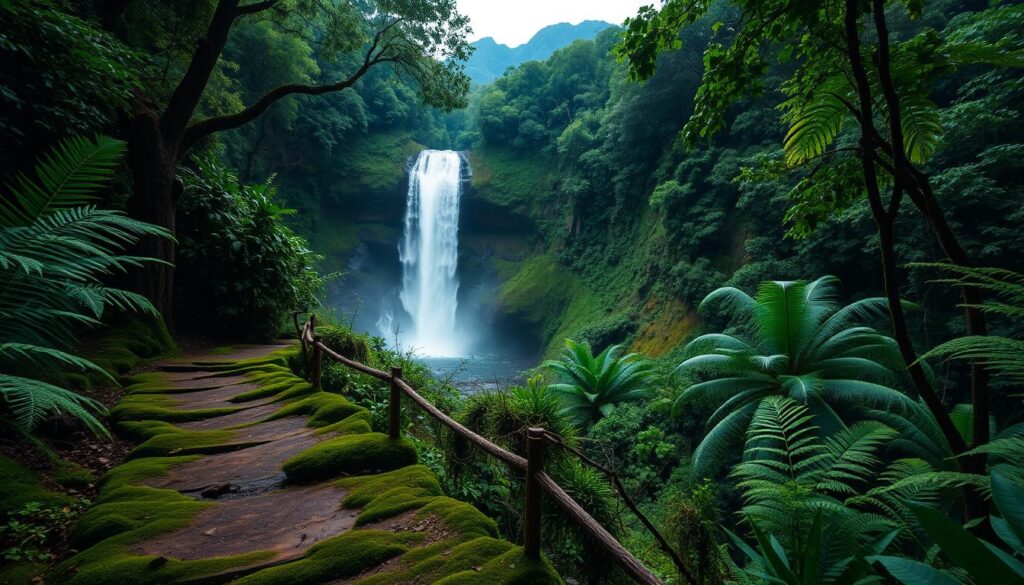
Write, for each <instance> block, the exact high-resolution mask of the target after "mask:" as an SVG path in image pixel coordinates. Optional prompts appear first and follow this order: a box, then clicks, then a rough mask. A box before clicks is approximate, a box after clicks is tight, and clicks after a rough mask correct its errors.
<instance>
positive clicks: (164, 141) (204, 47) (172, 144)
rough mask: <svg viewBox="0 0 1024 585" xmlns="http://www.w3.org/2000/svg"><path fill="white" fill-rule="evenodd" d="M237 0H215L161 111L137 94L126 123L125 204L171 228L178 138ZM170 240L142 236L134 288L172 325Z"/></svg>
mask: <svg viewBox="0 0 1024 585" xmlns="http://www.w3.org/2000/svg"><path fill="white" fill-rule="evenodd" d="M237 6H238V0H220V2H219V3H218V4H217V9H216V10H215V11H214V14H213V18H212V19H211V21H210V25H209V27H208V28H207V30H206V34H205V35H204V36H203V37H202V38H200V39H199V41H198V42H197V44H196V51H195V53H194V54H193V55H192V61H191V62H190V63H189V67H188V70H187V71H186V72H185V75H184V76H183V77H182V79H181V82H179V83H178V86H177V87H176V88H175V90H174V93H173V94H172V95H171V98H170V100H169V101H168V103H167V108H166V109H165V110H164V111H163V113H162V114H157V113H156V112H155V111H154V110H153V108H152V107H150V106H149V105H148V104H146V103H145V100H144V99H143V98H142V97H141V96H136V98H135V100H134V103H133V117H132V120H131V122H130V123H129V139H128V144H129V155H128V161H129V166H130V169H131V174H132V197H131V199H130V201H129V202H128V210H129V213H130V214H131V215H132V217H134V218H136V219H140V220H142V221H146V222H149V223H152V224H155V225H158V226H160V227H162V228H165V229H167V230H168V231H170V232H171V234H174V233H175V230H174V227H175V216H176V214H177V208H178V200H179V199H180V198H181V190H182V189H181V185H180V184H179V183H178V182H177V180H176V178H175V171H176V170H177V165H178V159H179V158H180V157H181V155H182V154H183V153H182V152H181V150H180V145H181V139H182V137H183V136H184V134H185V129H186V128H187V127H188V123H189V121H190V120H191V119H192V116H193V114H194V113H195V110H196V107H197V106H198V105H199V100H200V98H201V97H202V95H203V91H204V90H205V89H206V85H207V82H208V81H209V79H210V74H211V73H212V72H213V69H214V68H215V67H216V66H217V60H218V59H220V54H221V51H223V49H224V45H225V44H227V39H228V32H229V31H230V30H231V25H232V23H233V22H234V19H235V16H236V13H235V10H236V8H237ZM175 246H176V244H175V242H174V241H172V240H168V239H166V238H144V239H143V241H142V242H140V245H139V252H138V253H139V255H140V256H146V257H150V258H156V259H157V260H159V261H160V262H159V263H149V264H146V265H145V266H144V267H143V268H142V269H141V270H138V271H136V276H135V286H134V289H135V290H136V292H138V293H140V294H142V295H145V296H146V298H148V299H149V300H151V301H152V302H153V304H154V305H155V306H156V308H157V309H158V310H159V311H160V312H161V313H162V314H163V317H164V322H165V323H166V324H167V326H168V327H169V328H171V329H173V328H174V314H173V304H174V260H175Z"/></svg>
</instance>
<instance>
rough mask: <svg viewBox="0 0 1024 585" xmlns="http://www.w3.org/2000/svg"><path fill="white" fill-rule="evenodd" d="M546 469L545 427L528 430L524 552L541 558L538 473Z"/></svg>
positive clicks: (531, 557) (532, 557)
mask: <svg viewBox="0 0 1024 585" xmlns="http://www.w3.org/2000/svg"><path fill="white" fill-rule="evenodd" d="M542 471H544V429H537V428H530V429H527V430H526V503H525V505H524V510H523V516H524V517H525V522H524V526H523V552H524V553H525V554H526V556H527V558H530V559H539V558H540V508H541V487H540V483H538V482H537V474H538V473H540V472H542Z"/></svg>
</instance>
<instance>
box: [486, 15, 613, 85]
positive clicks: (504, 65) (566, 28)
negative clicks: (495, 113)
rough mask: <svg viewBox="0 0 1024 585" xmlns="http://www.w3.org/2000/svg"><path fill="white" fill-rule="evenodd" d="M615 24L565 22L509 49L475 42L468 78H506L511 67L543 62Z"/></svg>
mask: <svg viewBox="0 0 1024 585" xmlns="http://www.w3.org/2000/svg"><path fill="white" fill-rule="evenodd" d="M609 26H611V24H609V23H607V22H601V21H599V20H585V21H583V22H581V23H579V24H569V23H567V22H562V23H559V24H552V25H548V26H545V27H544V28H542V29H540V30H539V31H537V34H535V35H533V36H532V37H530V40H529V41H527V42H525V43H523V44H521V45H518V46H515V47H509V46H508V45H503V44H501V43H498V42H497V41H495V40H494V39H493V38H492V37H484V38H482V39H480V40H478V41H473V45H472V46H473V54H472V55H471V56H470V57H469V60H468V61H466V75H468V76H469V78H470V79H471V80H473V82H475V83H490V82H492V81H494V80H495V79H497V78H499V77H501V76H502V74H504V73H505V70H506V69H508V68H509V67H515V66H516V65H519V64H521V63H525V62H527V61H543V60H545V59H547V58H548V57H550V56H551V53H554V52H555V51H557V50H558V49H561V48H563V47H565V46H568V45H570V44H572V42H573V41H577V40H581V39H583V40H589V39H591V38H593V37H594V36H595V35H596V34H597V33H599V32H601V31H602V30H604V29H606V28H608V27H609Z"/></svg>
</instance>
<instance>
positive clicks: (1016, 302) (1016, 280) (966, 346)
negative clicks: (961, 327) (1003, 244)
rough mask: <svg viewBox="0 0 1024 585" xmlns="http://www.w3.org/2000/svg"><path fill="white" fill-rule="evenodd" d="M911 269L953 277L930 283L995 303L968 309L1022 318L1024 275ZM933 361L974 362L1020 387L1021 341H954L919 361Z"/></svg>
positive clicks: (949, 267)
mask: <svg viewBox="0 0 1024 585" xmlns="http://www.w3.org/2000/svg"><path fill="white" fill-rule="evenodd" d="M914 266H919V267H930V268H938V269H941V270H944V271H946V272H950V273H952V274H954V275H955V277H953V278H943V279H937V280H935V281H934V282H939V283H944V284H950V285H955V286H959V287H969V288H973V289H976V290H982V291H985V292H986V293H989V294H991V295H994V296H995V297H996V298H997V299H999V300H994V301H987V302H984V303H981V304H977V305H972V308H975V309H979V310H981V311H984V312H986V313H990V314H993V315H1002V316H1004V317H1009V318H1011V319H1022V318H1024V274H1020V273H1018V272H1013V271H1011V270H1003V269H1001V268H973V267H967V266H957V265H955V264H939V263H918V264H914ZM1022 320H1024V319H1022ZM933 357H943V358H948V359H954V360H967V361H975V362H978V363H981V364H983V365H984V366H985V367H987V368H988V369H989V370H991V371H992V373H993V374H994V375H995V376H996V377H998V378H1002V379H1003V380H1005V381H1006V382H1009V383H1011V384H1024V340H1020V339H1011V338H1008V337H999V336H995V335H990V336H986V335H969V336H966V337H958V338H956V339H952V340H950V341H947V342H945V343H943V344H941V345H938V346H936V347H934V348H932V349H931V350H930V351H928V352H927V353H925V354H924V355H922V356H921V359H926V358H933Z"/></svg>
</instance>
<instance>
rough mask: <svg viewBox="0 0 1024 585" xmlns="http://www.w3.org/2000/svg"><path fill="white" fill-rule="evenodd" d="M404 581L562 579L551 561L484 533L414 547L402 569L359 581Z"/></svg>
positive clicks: (523, 583)
mask: <svg viewBox="0 0 1024 585" xmlns="http://www.w3.org/2000/svg"><path fill="white" fill-rule="evenodd" d="M401 583H447V584H449V585H453V584H463V583H480V584H486V585H492V584H493V585H497V584H516V585H548V584H550V585H558V584H560V583H562V580H561V578H560V577H559V576H558V574H557V573H556V572H555V571H554V569H552V568H551V566H550V565H549V564H548V563H547V562H545V561H529V560H527V559H526V557H525V556H523V553H522V549H520V548H519V547H517V546H515V545H514V544H512V543H510V542H508V541H505V540H498V539H496V538H491V537H488V536H481V537H478V538H474V539H470V540H469V541H460V540H455V541H451V540H447V541H442V542H438V543H434V544H432V545H430V546H427V547H423V548H421V549H414V550H412V551H409V552H408V553H406V554H404V555H402V557H401V559H400V562H399V568H398V569H396V570H394V571H389V572H386V573H379V574H376V575H371V576H369V577H367V578H365V579H362V580H360V581H359V585H398V584H401Z"/></svg>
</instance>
